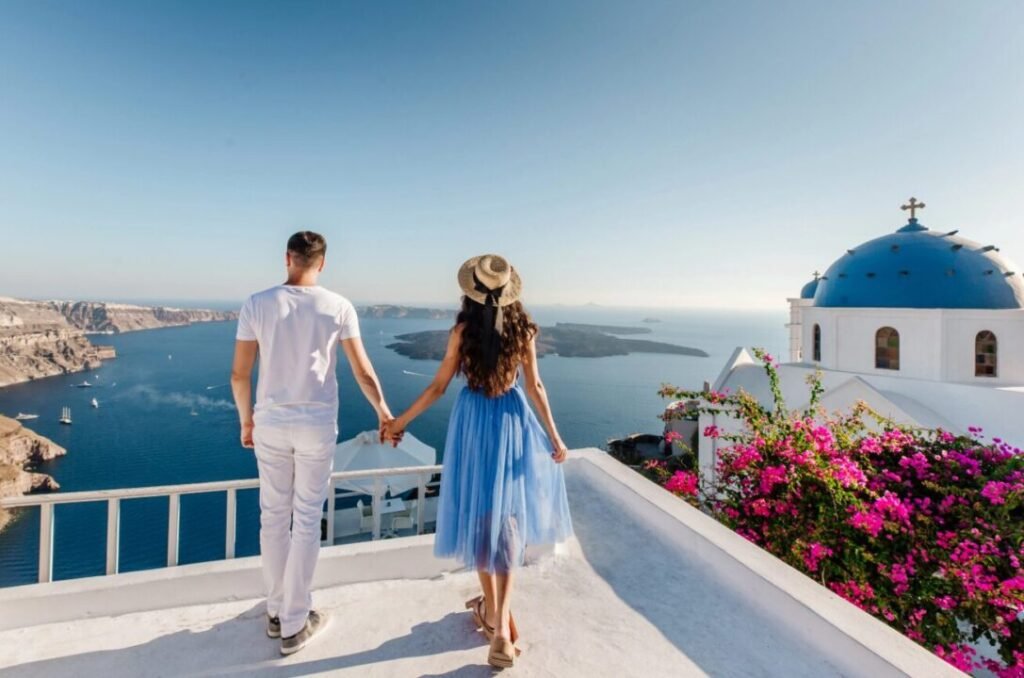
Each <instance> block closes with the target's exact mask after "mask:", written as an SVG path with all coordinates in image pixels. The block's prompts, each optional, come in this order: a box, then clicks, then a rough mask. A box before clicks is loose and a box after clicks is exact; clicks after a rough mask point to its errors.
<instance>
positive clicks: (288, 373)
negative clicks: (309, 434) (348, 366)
mask: <svg viewBox="0 0 1024 678" xmlns="http://www.w3.org/2000/svg"><path fill="white" fill-rule="evenodd" d="M358 336H359V321H358V319H357V318H356V311H355V308H354V307H353V306H352V304H351V302H349V300H348V299H346V298H345V297H343V296H341V295H340V294H335V293H334V292H331V291H330V290H327V289H324V288H323V287H320V286H318V285H317V286H306V285H277V286H276V287H271V288H270V289H267V290H264V291H262V292H257V293H256V294H254V295H252V296H251V297H249V299H248V300H247V301H246V302H245V305H244V306H243V307H242V311H241V313H240V314H239V318H238V335H237V338H238V339H239V340H242V341H256V342H257V344H258V345H259V377H258V380H257V385H256V407H255V411H254V421H255V423H256V424H257V425H260V424H262V425H275V424H287V425H294V424H302V425H319V424H332V423H335V422H336V421H337V417H338V383H337V379H336V377H335V366H336V364H337V354H338V350H337V349H338V342H339V341H343V340H345V339H351V338H353V337H358Z"/></svg>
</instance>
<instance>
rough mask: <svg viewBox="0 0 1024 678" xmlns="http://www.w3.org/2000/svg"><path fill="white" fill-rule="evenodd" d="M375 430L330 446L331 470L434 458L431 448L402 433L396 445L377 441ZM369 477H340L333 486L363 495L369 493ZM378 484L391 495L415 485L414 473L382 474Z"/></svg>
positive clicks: (428, 462) (364, 468) (371, 482)
mask: <svg viewBox="0 0 1024 678" xmlns="http://www.w3.org/2000/svg"><path fill="white" fill-rule="evenodd" d="M379 440H380V438H379V434H378V433H377V431H364V432H363V433H360V434H359V435H357V436H356V437H355V438H352V439H351V440H346V441H344V442H341V443H338V444H337V446H335V448H334V470H335V471H368V470H371V469H386V468H402V467H406V466H429V465H432V464H433V463H434V462H435V461H436V460H437V452H436V451H435V450H434V448H433V447H430V446H429V445H426V444H424V443H423V442H421V441H420V440H417V439H416V438H415V437H413V436H412V435H411V434H409V433H406V434H405V437H403V438H402V442H400V443H399V444H398V447H392V446H391V445H390V444H386V445H382V444H381V443H380V442H379ZM373 485H374V480H373V478H353V479H350V480H341V481H339V482H338V484H337V486H338V487H340V488H343V489H346V490H352V491H354V492H361V493H363V494H370V495H372V494H373ZM381 486H382V487H384V488H386V489H389V490H391V495H392V496H395V495H398V494H402V493H403V492H408V491H409V490H411V489H413V488H414V487H418V486H419V477H418V476H416V475H401V476H386V477H384V478H382V479H381Z"/></svg>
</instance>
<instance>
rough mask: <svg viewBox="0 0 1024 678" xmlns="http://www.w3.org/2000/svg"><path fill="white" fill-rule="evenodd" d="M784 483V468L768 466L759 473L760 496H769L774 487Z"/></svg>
mask: <svg viewBox="0 0 1024 678" xmlns="http://www.w3.org/2000/svg"><path fill="white" fill-rule="evenodd" d="M785 482H786V467H785V466H781V465H780V466H768V467H767V468H765V470H764V471H762V472H761V494H769V493H771V491H772V488H774V487H775V486H776V485H779V484H781V483H785Z"/></svg>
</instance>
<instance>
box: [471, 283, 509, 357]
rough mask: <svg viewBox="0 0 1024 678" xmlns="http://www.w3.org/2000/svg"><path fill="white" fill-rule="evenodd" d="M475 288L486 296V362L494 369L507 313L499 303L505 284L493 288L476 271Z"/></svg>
mask: <svg viewBox="0 0 1024 678" xmlns="http://www.w3.org/2000/svg"><path fill="white" fill-rule="evenodd" d="M473 289H475V290H476V291H477V292H479V293H480V294H483V295H484V296H485V297H486V299H484V327H486V328H487V330H488V334H487V339H486V340H485V341H484V362H485V364H486V365H487V366H488V367H489V368H491V369H494V368H495V367H497V366H498V355H499V354H500V353H501V335H502V333H503V332H504V330H505V318H504V315H505V314H504V312H503V311H502V309H501V306H500V305H499V300H500V299H501V295H502V294H503V293H504V292H505V285H502V286H501V287H496V288H494V289H493V290H492V289H491V288H490V287H488V286H487V285H485V284H483V283H482V282H481V281H480V278H478V277H476V273H473Z"/></svg>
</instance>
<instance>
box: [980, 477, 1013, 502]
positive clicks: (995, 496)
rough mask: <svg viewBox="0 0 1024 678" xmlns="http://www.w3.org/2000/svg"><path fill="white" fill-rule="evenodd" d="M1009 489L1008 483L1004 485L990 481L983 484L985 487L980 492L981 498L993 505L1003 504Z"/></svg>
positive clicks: (996, 481)
mask: <svg viewBox="0 0 1024 678" xmlns="http://www.w3.org/2000/svg"><path fill="white" fill-rule="evenodd" d="M1009 489H1010V484H1009V483H1004V482H1001V481H998V480H990V481H989V482H988V483H986V484H985V487H984V488H982V490H981V496H983V497H985V499H988V500H989V501H990V502H991V503H993V504H1005V503H1006V493H1007V491H1009Z"/></svg>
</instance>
